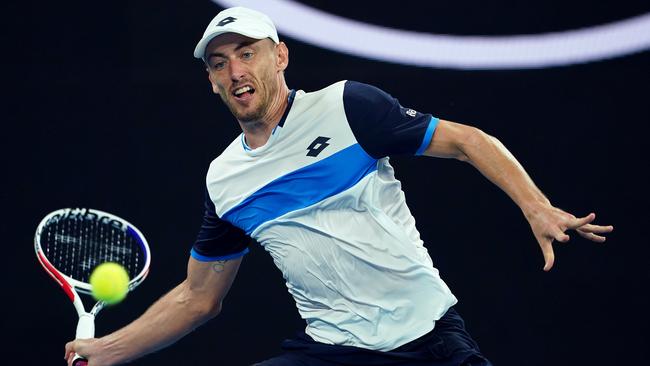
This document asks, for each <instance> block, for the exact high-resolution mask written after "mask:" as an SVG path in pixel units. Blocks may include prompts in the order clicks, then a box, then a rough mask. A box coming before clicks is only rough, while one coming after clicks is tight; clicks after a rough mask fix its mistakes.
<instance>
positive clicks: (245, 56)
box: [212, 50, 255, 71]
mask: <svg viewBox="0 0 650 366" xmlns="http://www.w3.org/2000/svg"><path fill="white" fill-rule="evenodd" d="M254 56H255V53H254V52H253V51H252V50H243V51H242V52H241V53H240V54H239V58H240V59H241V60H243V61H249V60H252V59H253V57H254ZM227 62H228V60H227V59H226V58H223V57H216V58H215V61H214V63H213V64H212V68H213V69H215V70H217V71H218V70H223V69H224V68H225V67H226V63H227Z"/></svg>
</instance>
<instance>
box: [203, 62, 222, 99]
mask: <svg viewBox="0 0 650 366" xmlns="http://www.w3.org/2000/svg"><path fill="white" fill-rule="evenodd" d="M205 71H207V72H208V80H210V85H212V92H213V93H214V94H217V95H218V94H219V88H218V87H217V83H216V78H215V77H214V76H213V75H212V73H211V72H210V68H209V66H206V68H205Z"/></svg>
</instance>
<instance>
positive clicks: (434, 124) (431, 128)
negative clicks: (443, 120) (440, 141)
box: [415, 117, 440, 155]
mask: <svg viewBox="0 0 650 366" xmlns="http://www.w3.org/2000/svg"><path fill="white" fill-rule="evenodd" d="M439 121H440V120H439V119H437V118H436V117H431V121H429V127H427V132H425V133H424V139H422V144H420V148H418V151H416V152H415V155H422V154H423V153H424V151H425V150H426V149H427V147H429V144H431V139H432V138H433V131H435V130H436V127H437V126H438V122H439Z"/></svg>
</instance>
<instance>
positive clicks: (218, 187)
mask: <svg viewBox="0 0 650 366" xmlns="http://www.w3.org/2000/svg"><path fill="white" fill-rule="evenodd" d="M194 56H195V57H197V58H199V59H202V60H203V61H204V62H205V65H206V68H207V72H208V78H209V80H210V83H211V85H212V89H213V91H214V93H215V94H218V95H219V96H220V97H221V100H222V101H223V102H224V103H225V104H226V106H227V107H228V108H229V109H230V111H231V112H232V114H233V115H234V117H235V118H236V119H237V121H238V123H239V125H240V126H241V129H242V131H243V133H242V134H241V135H240V136H239V137H237V138H236V139H235V140H234V141H233V142H232V143H231V144H230V146H228V147H227V148H226V149H225V151H224V152H223V153H222V154H221V155H220V156H219V157H217V158H216V159H215V160H214V161H213V162H212V163H211V165H210V168H209V170H208V173H207V177H206V200H205V217H204V222H203V225H202V228H201V230H200V232H199V234H198V239H197V240H196V242H195V244H194V246H193V248H192V249H191V255H190V258H189V264H188V272H187V279H186V280H185V281H183V282H182V283H181V284H180V285H178V286H177V287H176V288H174V289H173V290H171V291H170V292H169V293H168V294H166V295H165V296H163V297H162V298H161V299H160V300H158V301H157V302H156V303H155V304H153V305H152V306H151V307H150V308H149V309H148V310H147V311H146V312H145V313H144V315H142V316H141V317H140V318H139V319H137V320H135V321H133V322H132V323H131V324H129V325H128V326H126V327H124V328H122V329H120V330H118V331H116V332H114V333H112V334H109V335H107V336H104V337H102V338H98V339H90V340H76V341H73V342H70V343H68V344H67V345H66V348H65V355H66V358H67V359H68V360H69V362H71V359H72V357H71V355H73V354H74V352H77V353H79V354H80V355H83V356H85V357H87V358H88V360H89V365H90V366H104V365H114V364H120V363H124V362H127V361H129V360H133V359H135V358H138V357H141V356H143V355H146V354H148V353H151V352H154V351H156V350H158V349H160V348H162V347H165V346H167V345H170V344H172V343H174V342H175V341H177V340H178V339H180V338H181V337H183V336H184V335H185V334H187V333H189V332H190V331H192V329H194V328H196V327H198V326H199V325H201V324H202V323H204V322H206V321H208V320H209V319H211V318H213V317H214V316H216V315H217V314H218V313H219V312H220V310H221V305H222V301H223V299H224V297H225V296H226V293H227V292H228V289H229V288H230V286H231V284H232V282H233V280H234V278H235V274H236V273H237V269H238V268H239V265H240V263H241V261H242V258H243V257H244V255H245V254H246V253H247V252H248V246H249V244H250V243H251V241H252V240H251V239H255V241H257V242H258V243H259V244H260V245H261V246H262V247H264V249H265V250H266V251H267V252H269V254H270V255H271V256H272V258H273V260H274V262H275V264H276V265H277V266H278V268H279V269H280V270H281V271H282V274H283V276H284V278H285V279H286V285H287V288H288V290H289V292H290V293H291V295H292V296H293V298H294V299H295V301H296V304H297V308H298V311H299V312H300V315H301V316H302V318H304V319H305V321H306V323H307V325H306V328H305V329H304V332H301V333H299V334H298V335H297V336H296V338H294V339H290V340H286V341H285V342H284V343H283V345H282V347H283V349H284V353H283V354H282V355H280V356H278V357H275V358H271V359H269V360H266V361H263V362H261V363H259V364H258V365H265V366H270V365H315V366H321V365H322V366H326V365H327V366H330V365H342V364H345V365H435V366H452V365H490V364H491V363H490V362H489V361H488V360H487V359H486V357H484V356H483V354H482V353H481V351H480V350H479V347H478V346H477V344H476V342H475V341H474V340H473V339H472V337H471V336H470V335H469V334H468V333H467V331H466V330H465V326H464V323H463V320H462V318H461V317H460V315H459V314H458V313H457V312H456V311H455V310H454V308H453V306H454V304H456V303H457V300H456V297H454V295H453V294H452V292H451V291H450V290H449V288H448V287H447V285H446V284H445V282H443V280H442V279H441V278H440V276H439V274H438V270H437V269H436V268H434V267H433V264H432V260H431V258H430V256H429V254H428V252H427V249H426V248H425V246H424V245H423V242H422V240H421V239H420V235H419V233H418V231H417V229H416V227H415V220H414V218H413V216H412V215H411V213H410V211H409V209H408V207H407V205H406V203H405V201H404V194H403V192H402V190H401V186H400V183H399V182H398V181H397V180H396V179H395V176H394V174H393V168H392V167H391V165H390V164H389V160H388V156H391V155H426V156H433V157H442V158H455V159H458V160H460V161H465V162H468V163H470V164H472V165H473V166H474V167H476V169H478V170H479V171H480V172H481V173H482V174H483V175H485V176H486V177H487V178H488V179H489V180H490V181H492V182H493V183H494V184H496V185H497V186H499V187H500V188H501V189H502V190H503V191H505V192H506V193H507V194H508V196H510V198H511V199H512V200H513V201H514V202H515V203H516V204H517V205H518V206H519V207H520V208H521V210H522V212H523V214H524V216H525V217H526V219H527V220H528V222H529V224H530V226H531V228H532V231H533V234H534V236H535V238H536V239H537V242H538V243H539V246H540V247H541V250H542V253H543V255H544V260H545V265H544V270H545V271H548V270H550V269H551V267H552V266H553V261H554V254H553V246H552V242H553V241H559V242H566V241H568V240H569V236H568V235H567V232H568V231H570V230H575V231H577V233H578V234H580V235H581V236H583V237H585V238H587V239H589V240H592V241H595V242H603V241H605V237H604V236H602V235H603V234H604V233H608V232H610V231H612V230H613V227H612V226H599V225H595V224H592V222H593V221H594V218H595V214H593V213H591V214H589V215H587V216H584V217H578V218H577V217H575V216H573V215H571V214H570V213H567V212H565V211H563V210H561V209H559V208H556V207H554V206H553V205H552V204H551V203H550V202H549V200H548V199H547V198H546V197H545V196H544V195H543V194H542V192H541V191H540V190H539V189H538V188H537V187H536V186H535V184H534V183H533V181H532V180H531V179H530V177H529V176H528V175H527V174H526V172H525V171H524V169H523V168H522V166H521V165H520V164H519V163H518V162H517V160H515V158H514V157H513V156H512V155H511V154H510V153H509V152H508V150H507V149H506V148H505V147H504V146H503V145H502V144H501V143H500V142H499V141H498V140H497V139H496V138H494V137H492V136H489V135H487V134H486V133H484V132H482V131H480V130H478V129H476V128H474V127H469V126H466V125H462V124H458V123H453V122H449V121H445V120H442V119H438V118H436V117H434V116H432V115H430V114H424V113H420V112H417V111H415V110H413V109H409V108H405V107H402V106H401V105H400V104H399V103H398V101H397V100H396V99H394V98H393V97H391V96H390V95H389V94H387V93H385V92H384V91H382V90H380V89H378V88H376V87H373V86H370V85H366V84H362V83H359V82H354V81H340V82H337V83H334V84H332V85H330V86H328V87H326V88H324V89H322V90H318V91H315V92H305V91H302V90H293V89H289V87H288V86H287V84H286V82H285V78H284V70H285V69H286V68H287V66H288V64H289V51H288V49H287V46H286V45H285V44H284V43H283V42H281V41H280V40H279V39H278V35H277V32H276V29H275V26H274V25H273V23H272V21H271V20H270V19H269V18H268V17H267V16H266V15H264V14H261V13H259V12H257V11H254V10H250V9H246V8H242V7H236V8H230V9H226V10H224V11H222V12H220V13H219V14H218V15H217V16H216V17H215V18H214V19H213V20H212V22H211V23H210V24H209V25H208V27H207V29H206V31H205V33H204V35H203V38H202V39H201V40H200V41H199V43H198V45H197V46H196V49H195V51H194Z"/></svg>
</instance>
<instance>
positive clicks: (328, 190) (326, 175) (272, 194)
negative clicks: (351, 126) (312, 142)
mask: <svg viewBox="0 0 650 366" xmlns="http://www.w3.org/2000/svg"><path fill="white" fill-rule="evenodd" d="M375 170H377V160H376V159H374V158H372V157H371V156H369V155H368V154H367V153H366V152H365V151H364V150H363V149H362V148H361V146H360V145H359V144H354V145H352V146H349V147H347V148H345V149H343V150H341V151H339V152H337V153H335V154H334V155H332V156H330V157H327V158H325V159H323V160H320V161H318V162H316V163H313V164H311V165H308V166H306V167H303V168H300V169H298V170H295V171H293V172H291V173H288V174H286V175H284V176H282V177H280V178H277V179H276V180H274V181H272V182H270V183H269V184H267V185H266V186H264V187H262V188H261V189H260V190H258V191H257V192H255V193H253V194H252V195H251V196H249V197H248V198H246V199H245V200H244V201H242V202H241V203H240V204H239V205H237V206H235V207H233V208H232V209H230V210H229V211H228V212H226V213H224V214H223V215H222V216H221V218H222V219H223V220H226V221H228V222H230V223H232V224H233V225H235V226H237V227H239V228H241V229H242V230H244V231H245V232H246V234H248V235H250V234H251V233H252V232H253V231H254V230H255V229H256V228H257V227H258V226H260V225H261V224H263V223H265V222H267V221H270V220H273V219H275V218H278V217H280V216H282V215H284V214H286V213H288V212H292V211H296V210H299V209H301V208H305V207H308V206H311V205H313V204H315V203H318V202H320V201H322V200H324V199H326V198H328V197H331V196H334V195H336V194H338V193H341V192H343V191H345V190H347V189H349V188H351V187H353V186H354V185H356V184H357V183H358V182H359V181H361V179H363V178H364V177H365V176H367V175H368V174H370V173H372V172H373V171H375Z"/></svg>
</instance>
